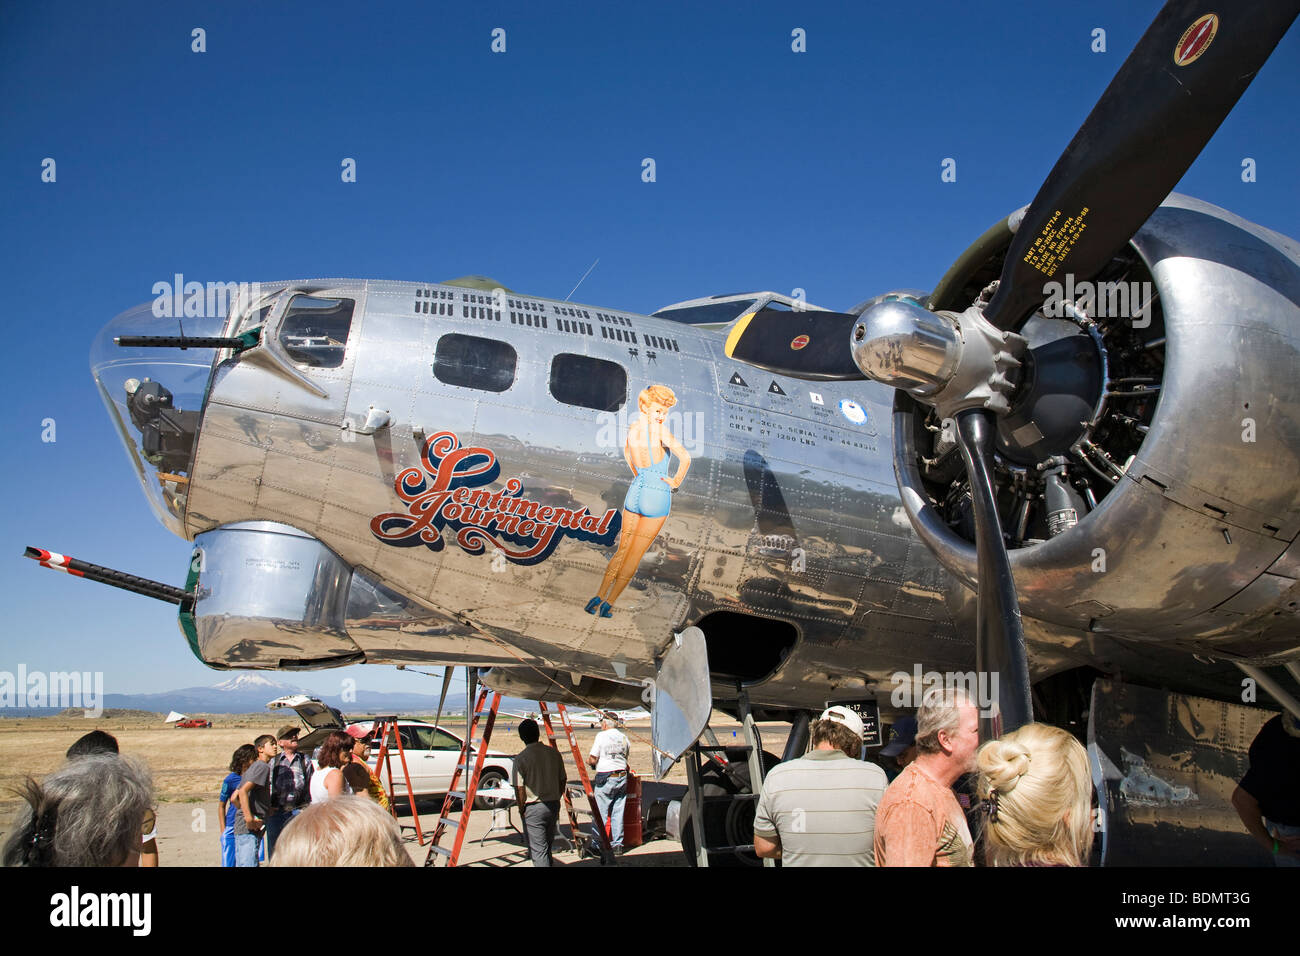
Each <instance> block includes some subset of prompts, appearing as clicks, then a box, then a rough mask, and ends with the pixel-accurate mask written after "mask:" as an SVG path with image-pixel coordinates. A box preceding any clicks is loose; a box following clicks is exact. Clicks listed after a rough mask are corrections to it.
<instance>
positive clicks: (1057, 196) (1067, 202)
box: [984, 0, 1300, 329]
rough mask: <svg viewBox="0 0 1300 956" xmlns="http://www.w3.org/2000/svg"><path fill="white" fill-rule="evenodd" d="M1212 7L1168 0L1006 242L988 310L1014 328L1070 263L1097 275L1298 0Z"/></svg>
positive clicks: (1230, 99) (1199, 144)
mask: <svg viewBox="0 0 1300 956" xmlns="http://www.w3.org/2000/svg"><path fill="white" fill-rule="evenodd" d="M1216 9H1217V10H1219V11H1220V12H1218V13H1210V12H1207V11H1206V8H1205V3H1204V2H1203V0H1170V2H1169V3H1167V4H1166V5H1165V7H1164V9H1162V10H1161V11H1160V13H1159V14H1158V15H1157V16H1156V19H1155V21H1154V22H1153V23H1152V24H1151V26H1150V27H1148V28H1147V32H1146V33H1144V34H1143V35H1142V39H1140V40H1139V41H1138V44H1137V46H1136V47H1135V48H1134V50H1133V52H1132V53H1131V54H1130V55H1129V57H1128V59H1127V60H1125V61H1124V65H1123V66H1121V67H1120V69H1119V72H1118V73H1116V74H1115V78H1114V79H1113V80H1111V83H1110V86H1108V87H1106V91H1105V92H1104V93H1103V94H1102V95H1101V99H1100V100H1098V101H1097V105H1096V106H1095V107H1093V110H1092V112H1091V113H1090V114H1089V115H1088V118H1087V119H1086V120H1084V123H1083V125H1082V126H1081V127H1080V128H1079V131H1078V132H1077V133H1076V134H1075V136H1074V139H1073V140H1071V141H1070V145H1069V146H1068V147H1066V150H1065V152H1064V153H1063V154H1062V155H1061V158H1060V159H1059V160H1057V163H1056V166H1055V167H1054V168H1053V169H1052V172H1051V174H1050V175H1048V177H1047V180H1046V181H1045V182H1044V183H1043V186H1042V188H1041V189H1040V190H1039V191H1038V195H1037V196H1035V197H1034V201H1033V203H1032V204H1030V206H1029V210H1028V212H1026V214H1025V218H1024V221H1023V222H1022V223H1021V224H1020V228H1019V230H1018V231H1017V232H1016V237H1015V239H1014V240H1013V241H1012V243H1011V248H1010V250H1009V251H1008V253H1007V259H1006V264H1005V266H1004V267H1003V269H1002V279H1001V282H1000V284H999V287H998V291H997V293H996V294H995V295H994V297H993V300H992V302H990V303H989V307H988V308H987V309H986V310H985V311H984V315H985V317H986V318H987V319H988V320H989V321H990V322H992V323H993V324H994V325H996V326H997V327H998V328H1000V329H1014V328H1017V327H1018V326H1019V324H1020V322H1021V321H1022V320H1023V319H1024V318H1025V317H1026V316H1028V315H1029V314H1030V313H1032V312H1033V311H1034V310H1035V309H1036V308H1038V306H1039V305H1041V304H1042V302H1043V300H1044V299H1045V298H1046V297H1047V296H1046V294H1045V293H1044V291H1043V287H1044V284H1045V283H1047V282H1049V281H1052V280H1053V278H1054V277H1055V278H1056V279H1057V281H1060V280H1061V278H1062V277H1064V275H1065V274H1066V273H1067V272H1068V273H1072V274H1073V275H1074V277H1075V281H1076V282H1078V281H1087V280H1089V279H1091V278H1092V277H1093V276H1095V275H1096V274H1097V273H1098V272H1099V271H1100V270H1101V269H1102V267H1104V266H1105V265H1106V264H1107V263H1108V262H1109V261H1110V260H1111V258H1112V257H1113V256H1114V254H1115V253H1116V251H1117V250H1119V249H1121V248H1122V247H1123V245H1124V243H1126V242H1128V240H1129V238H1130V237H1132V235H1133V234H1134V233H1135V232H1137V230H1138V228H1139V227H1140V226H1141V225H1142V224H1143V223H1144V222H1146V220H1147V219H1148V218H1149V217H1150V216H1151V213H1152V212H1154V211H1155V209H1156V208H1157V207H1158V206H1159V205H1160V203H1161V202H1162V201H1163V200H1164V198H1165V197H1166V196H1167V195H1169V193H1170V191H1171V190H1172V189H1173V188H1174V186H1175V185H1177V183H1178V180H1179V179H1181V178H1182V176H1183V173H1185V172H1186V171H1187V168H1188V167H1189V166H1191V164H1192V162H1193V161H1194V160H1195V159H1196V157H1197V155H1199V153H1200V152H1201V150H1202V149H1203V148H1204V146H1205V144H1206V143H1207V142H1209V139H1210V137H1211V136H1213V135H1214V131H1215V130H1217V129H1218V128H1219V124H1220V123H1222V122H1223V120H1224V118H1225V117H1226V116H1227V115H1228V113H1229V111H1230V110H1231V109H1232V107H1233V105H1234V104H1236V102H1237V100H1238V99H1239V98H1240V97H1241V94H1242V93H1243V92H1244V91H1245V89H1246V87H1247V86H1249V85H1250V81H1251V80H1252V79H1254V77H1255V74H1256V73H1257V72H1258V71H1259V68H1260V67H1261V66H1262V65H1263V64H1264V61H1265V60H1267V59H1268V57H1269V54H1271V53H1272V52H1273V48H1274V47H1276V46H1277V44H1278V41H1279V40H1281V39H1282V37H1283V35H1284V34H1285V33H1286V32H1287V29H1288V28H1289V27H1290V26H1291V22H1292V21H1293V20H1294V19H1295V18H1296V15H1297V14H1298V13H1300V0H1238V2H1234V3H1232V4H1222V5H1220V6H1218V7H1216Z"/></svg>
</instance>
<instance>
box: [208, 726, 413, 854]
mask: <svg viewBox="0 0 1300 956" xmlns="http://www.w3.org/2000/svg"><path fill="white" fill-rule="evenodd" d="M298 735H299V728H297V727H295V726H293V725H292V724H289V725H286V726H284V727H281V728H280V730H279V732H278V733H277V734H276V735H275V736H272V735H271V734H263V735H262V736H260V737H258V738H257V739H256V740H254V741H253V742H252V743H251V744H243V745H241V746H239V747H237V748H236V749H235V752H234V753H233V754H232V755H231V758H230V773H229V774H228V775H227V776H226V779H225V780H224V781H223V782H222V784H221V800H220V804H219V811H220V814H221V821H222V826H223V829H222V834H221V863H222V866H243V867H249V866H258V865H259V863H262V862H265V863H268V864H269V865H271V866H366V865H371V866H411V865H413V864H412V862H411V858H410V856H409V855H408V854H407V852H406V850H405V849H404V848H403V846H402V836H401V831H400V830H399V828H398V826H397V821H396V820H395V819H394V818H393V816H392V814H391V813H390V811H389V798H388V794H387V792H386V791H385V790H384V787H383V784H382V783H381V782H380V780H379V778H378V777H377V776H376V774H375V772H374V771H373V770H372V769H371V768H370V766H369V759H370V740H369V737H368V735H367V732H366V729H365V728H364V727H363V726H360V725H353V726H351V727H349V728H348V729H347V730H346V731H343V730H335V731H331V732H330V734H329V736H328V737H326V738H325V742H324V743H323V744H321V746H320V748H319V749H318V750H317V751H316V753H315V755H314V756H313V757H311V758H309V757H308V756H307V755H306V754H305V753H300V752H299V750H298ZM363 844H364V845H363Z"/></svg>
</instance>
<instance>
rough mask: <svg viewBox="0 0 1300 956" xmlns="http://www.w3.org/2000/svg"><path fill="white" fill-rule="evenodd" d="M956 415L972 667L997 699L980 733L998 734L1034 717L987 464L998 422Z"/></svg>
mask: <svg viewBox="0 0 1300 956" xmlns="http://www.w3.org/2000/svg"><path fill="white" fill-rule="evenodd" d="M956 419H957V445H958V447H959V448H960V449H961V456H962V459H963V460H964V461H965V463H966V475H967V477H969V478H970V488H971V498H972V501H973V503H974V506H975V552H976V554H977V555H978V558H979V560H978V565H977V569H978V572H977V573H978V576H979V591H978V594H977V596H976V603H977V608H976V624H975V669H976V671H977V672H979V673H980V674H990V675H993V674H995V675H997V683H996V685H995V684H993V679H992V677H990V679H989V687H990V690H991V691H992V692H993V693H994V695H995V696H996V699H997V702H998V710H999V713H1000V716H1001V727H1000V728H997V727H996V726H995V728H993V729H992V730H989V729H988V728H986V733H985V736H986V737H989V736H999V735H1000V734H1002V733H1007V732H1009V731H1012V730H1015V729H1016V728H1017V727H1020V726H1023V725H1024V724H1027V723H1029V722H1030V721H1032V720H1033V719H1034V717H1033V705H1032V703H1031V701H1030V697H1029V663H1028V659H1027V657H1026V655H1025V633H1024V628H1023V627H1022V625H1021V621H1020V604H1019V602H1018V601H1017V599H1016V582H1015V579H1014V578H1012V576H1011V559H1010V558H1009V557H1008V556H1007V547H1006V542H1005V541H1003V539H1002V524H1001V522H1000V521H999V520H998V509H997V502H996V500H995V498H994V491H993V471H992V468H990V462H991V461H992V458H993V436H994V435H995V434H996V431H997V425H996V422H995V421H994V417H993V414H992V413H991V412H987V411H984V410H983V409H980V408H971V409H967V410H966V411H963V412H958V413H957V416H956Z"/></svg>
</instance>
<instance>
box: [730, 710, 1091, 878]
mask: <svg viewBox="0 0 1300 956" xmlns="http://www.w3.org/2000/svg"><path fill="white" fill-rule="evenodd" d="M893 730H894V734H893V737H892V739H891V740H890V741H889V743H888V744H887V745H886V746H885V747H884V748H882V749H881V751H880V756H881V758H883V759H884V760H886V761H889V762H893V763H894V764H895V768H891V769H895V772H894V775H893V777H892V780H891V779H890V777H889V775H888V774H887V773H886V771H885V769H884V768H882V767H879V766H877V765H876V764H874V763H870V762H868V761H864V760H861V759H859V757H860V754H861V751H862V743H863V724H862V719H861V717H859V716H858V714H857V713H855V712H854V711H853V710H851V709H849V708H846V707H831V708H828V709H827V710H826V711H824V712H823V713H822V715H821V718H820V719H819V720H817V721H815V722H814V723H813V724H812V727H811V730H810V736H811V743H812V749H811V750H810V751H809V752H808V753H807V754H806V755H805V756H803V757H801V758H799V759H797V760H791V761H788V762H786V763H783V764H780V765H778V766H777V767H775V768H773V770H772V771H771V772H770V773H769V774H768V775H767V779H766V780H765V781H764V783H763V790H762V793H761V794H760V796H759V801H758V809H757V813H756V817H755V821H754V850H755V852H756V853H757V854H758V855H759V856H760V857H764V858H776V859H780V860H781V861H782V865H783V866H944V867H947V866H974V865H976V864H977V863H979V862H983V863H985V864H987V865H992V866H1086V865H1087V863H1088V858H1089V853H1090V851H1091V848H1092V838H1093V810H1092V780H1091V776H1090V773H1089V767H1088V757H1087V753H1086V752H1085V751H1084V749H1083V746H1082V745H1081V744H1080V743H1079V742H1078V741H1077V740H1075V739H1074V737H1073V736H1072V735H1070V734H1069V733H1067V732H1066V731H1064V730H1060V729H1058V728H1056V727H1050V726H1047V725H1046V724H1027V725H1025V726H1023V727H1021V728H1019V729H1018V730H1016V731H1014V732H1012V733H1008V734H1006V735H1004V736H1003V737H1001V738H1000V739H997V740H991V741H989V742H988V743H986V744H984V745H983V746H980V742H979V714H978V711H977V709H976V707H975V704H974V703H973V702H972V701H971V700H970V699H969V698H968V697H967V696H966V695H965V694H963V693H961V692H960V691H948V692H946V693H934V694H932V695H930V696H929V697H928V698H927V699H926V700H925V702H924V703H923V704H922V706H921V708H920V709H919V710H918V711H917V714H916V717H915V718H911V717H905V718H903V719H902V720H899V721H898V722H897V723H896V724H895V725H894V728H893ZM972 777H973V779H974V791H975V794H976V796H977V798H978V799H977V801H975V802H973V803H972V802H970V801H966V802H967V803H968V804H969V806H968V807H966V808H963V800H962V799H961V798H962V797H964V796H967V795H968V794H969V787H967V788H963V787H962V786H961V783H960V782H961V781H963V780H967V781H969V780H970V779H971V778H972ZM968 816H969V817H973V818H974V820H975V827H974V835H972V827H971V825H970V820H969V819H968ZM979 849H982V850H983V859H982V860H981V859H980V853H979V852H978V850H979Z"/></svg>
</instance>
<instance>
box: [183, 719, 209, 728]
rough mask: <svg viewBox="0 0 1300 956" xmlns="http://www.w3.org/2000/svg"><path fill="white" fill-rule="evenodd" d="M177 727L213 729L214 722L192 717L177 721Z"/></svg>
mask: <svg viewBox="0 0 1300 956" xmlns="http://www.w3.org/2000/svg"><path fill="white" fill-rule="evenodd" d="M176 726H177V727H211V726H212V721H210V720H203V719H202V718H200V717H190V718H188V719H186V720H178V721H176Z"/></svg>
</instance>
